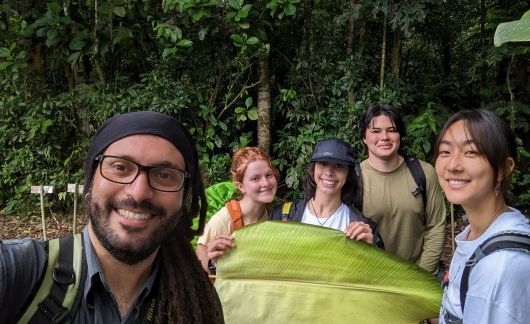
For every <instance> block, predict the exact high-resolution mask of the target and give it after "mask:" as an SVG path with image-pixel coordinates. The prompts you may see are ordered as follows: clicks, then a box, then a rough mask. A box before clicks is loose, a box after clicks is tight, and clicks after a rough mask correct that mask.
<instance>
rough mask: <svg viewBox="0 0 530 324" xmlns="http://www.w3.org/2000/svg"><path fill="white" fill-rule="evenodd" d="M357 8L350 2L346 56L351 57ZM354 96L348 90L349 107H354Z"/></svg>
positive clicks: (353, 1)
mask: <svg viewBox="0 0 530 324" xmlns="http://www.w3.org/2000/svg"><path fill="white" fill-rule="evenodd" d="M354 8H355V0H350V5H349V11H350V17H349V19H348V35H347V44H346V54H348V57H350V56H351V55H352V54H353V36H354V35H353V34H354V31H355V21H354V20H353V9H354ZM353 101H354V96H353V89H352V88H350V89H348V105H350V106H351V105H353Z"/></svg>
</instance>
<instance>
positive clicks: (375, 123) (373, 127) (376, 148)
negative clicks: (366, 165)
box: [363, 115, 401, 160]
mask: <svg viewBox="0 0 530 324" xmlns="http://www.w3.org/2000/svg"><path fill="white" fill-rule="evenodd" d="M400 141H401V136H400V135H399V132H398V130H397V128H396V125H394V123H393V122H392V120H391V119H390V117H388V116H387V115H379V116H377V117H374V118H372V120H371V121H370V123H369V124H368V127H367V128H366V132H365V133H364V138H363V142H364V143H365V144H366V147H367V148H368V156H369V158H371V159H380V160H391V159H393V158H396V157H397V156H398V150H399V145H400Z"/></svg>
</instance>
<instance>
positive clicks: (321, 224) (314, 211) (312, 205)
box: [309, 198, 340, 226]
mask: <svg viewBox="0 0 530 324" xmlns="http://www.w3.org/2000/svg"><path fill="white" fill-rule="evenodd" d="M314 200H315V198H312V199H311V200H309V202H310V203H311V207H312V208H313V213H315V218H316V219H317V222H318V223H319V224H320V226H324V224H326V223H327V222H328V220H329V219H330V218H331V217H333V215H335V212H336V211H337V209H338V208H337V209H335V211H334V212H333V213H332V214H331V215H329V217H327V218H326V219H325V220H324V222H322V223H321V222H320V217H318V214H317V210H316V209H315V205H314V204H313V201H314ZM339 207H340V205H339Z"/></svg>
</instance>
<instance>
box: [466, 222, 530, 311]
mask: <svg viewBox="0 0 530 324" xmlns="http://www.w3.org/2000/svg"><path fill="white" fill-rule="evenodd" d="M499 250H519V251H523V252H527V253H530V233H527V232H515V231H514V232H501V233H498V234H495V235H493V236H492V237H490V238H488V239H487V240H485V241H484V242H482V244H480V245H479V246H478V247H477V249H476V250H475V252H473V254H472V255H471V257H470V258H469V259H468V260H467V262H466V265H465V267H464V271H463V272H462V279H461V280H460V305H461V306H462V314H463V313H464V305H465V302H466V295H467V290H468V288H469V286H468V285H469V275H470V273H471V270H473V267H474V266H475V265H476V264H477V262H479V261H480V260H482V258H484V257H486V256H488V255H490V254H491V253H493V252H496V251H499Z"/></svg>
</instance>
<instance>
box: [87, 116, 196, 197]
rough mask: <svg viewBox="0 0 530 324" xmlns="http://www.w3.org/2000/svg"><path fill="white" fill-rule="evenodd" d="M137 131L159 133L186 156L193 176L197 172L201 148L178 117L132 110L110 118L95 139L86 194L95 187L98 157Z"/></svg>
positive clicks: (89, 160) (91, 149) (100, 128)
mask: <svg viewBox="0 0 530 324" xmlns="http://www.w3.org/2000/svg"><path fill="white" fill-rule="evenodd" d="M137 134H150V135H156V136H160V137H162V138H164V139H166V140H168V141H169V142H171V143H173V145H175V147H176V148H177V149H178V150H179V152H180V153H181V154H182V156H183V157H184V162H185V163H186V171H188V173H189V174H190V175H191V176H193V175H194V174H195V172H197V170H196V168H197V163H198V154H197V149H196V148H195V145H194V143H193V140H192V138H191V135H190V133H189V132H188V130H187V129H186V128H184V126H183V125H182V124H181V123H180V122H179V121H178V120H176V119H175V118H173V117H170V116H168V115H164V114H161V113H158V112H154V111H137V112H130V113H125V114H120V115H116V116H113V117H111V118H109V119H107V120H106V121H105V122H104V123H103V124H102V125H101V126H100V127H99V129H98V130H97V132H96V134H95V135H94V137H93V138H92V143H91V144H90V147H89V149H88V155H87V157H86V161H85V187H84V191H85V193H87V192H89V190H90V187H92V178H93V176H94V170H95V169H96V167H97V161H95V158H96V156H98V155H99V154H102V153H103V151H105V149H106V148H107V147H108V146H109V145H110V144H112V143H114V142H115V141H117V140H119V139H122V138H124V137H127V136H130V135H137Z"/></svg>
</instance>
